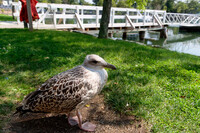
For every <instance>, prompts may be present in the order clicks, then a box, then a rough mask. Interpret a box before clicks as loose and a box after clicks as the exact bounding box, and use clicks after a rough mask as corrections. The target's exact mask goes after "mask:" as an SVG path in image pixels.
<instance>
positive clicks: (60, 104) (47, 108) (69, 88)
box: [23, 66, 92, 112]
mask: <svg viewBox="0 0 200 133" xmlns="http://www.w3.org/2000/svg"><path fill="white" fill-rule="evenodd" d="M84 69H85V68H84V67H82V66H78V67H75V68H74V69H71V70H68V71H65V72H63V73H60V74H58V75H56V76H54V77H52V78H50V79H49V80H47V81H46V82H45V83H44V84H42V85H41V87H40V88H39V89H37V90H36V91H34V92H32V93H30V94H29V95H27V96H26V97H25V99H24V100H23V110H31V111H33V112H70V111H71V110H73V109H75V108H76V106H77V105H78V104H79V103H80V102H81V101H82V100H81V95H82V94H86V93H87V92H86V91H87V90H89V89H91V88H92V86H91V85H90V84H89V83H88V82H87V81H85V80H84V74H85V72H84Z"/></svg>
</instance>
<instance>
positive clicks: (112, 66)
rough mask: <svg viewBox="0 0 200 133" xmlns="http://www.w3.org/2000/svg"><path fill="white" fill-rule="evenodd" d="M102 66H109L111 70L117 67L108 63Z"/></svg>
mask: <svg viewBox="0 0 200 133" xmlns="http://www.w3.org/2000/svg"><path fill="white" fill-rule="evenodd" d="M104 67H107V68H111V69H113V70H116V69H117V68H116V67H115V66H114V65H112V64H109V63H107V64H106V65H105V66H104Z"/></svg>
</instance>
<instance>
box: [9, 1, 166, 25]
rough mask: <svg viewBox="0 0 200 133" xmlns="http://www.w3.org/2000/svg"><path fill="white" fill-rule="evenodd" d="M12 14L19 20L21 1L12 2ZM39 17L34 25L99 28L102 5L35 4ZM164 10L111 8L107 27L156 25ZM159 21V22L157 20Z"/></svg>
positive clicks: (161, 22)
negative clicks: (13, 9)
mask: <svg viewBox="0 0 200 133" xmlns="http://www.w3.org/2000/svg"><path fill="white" fill-rule="evenodd" d="M13 6H15V13H14V16H16V17H17V21H18V23H21V22H20V19H19V15H20V9H21V3H20V2H18V3H16V2H13ZM36 8H37V12H38V14H39V17H40V19H39V20H38V21H37V22H34V24H35V25H41V24H43V25H44V24H45V25H53V26H54V28H82V29H85V28H99V27H100V21H101V16H102V7H100V6H83V5H68V4H47V3H38V4H37V5H36ZM165 16H166V11H162V10H144V11H141V10H137V9H133V8H115V7H112V8H111V14H110V23H109V27H132V28H135V27H141V26H154V25H155V26H158V25H160V26H161V25H163V24H164V23H165ZM158 21H159V22H158Z"/></svg>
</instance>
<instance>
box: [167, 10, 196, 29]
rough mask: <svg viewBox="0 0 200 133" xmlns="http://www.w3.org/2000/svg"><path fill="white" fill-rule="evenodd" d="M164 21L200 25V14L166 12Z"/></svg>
mask: <svg viewBox="0 0 200 133" xmlns="http://www.w3.org/2000/svg"><path fill="white" fill-rule="evenodd" d="M165 23H167V24H175V25H188V26H200V15H197V14H183V13H167V14H166V21H165Z"/></svg>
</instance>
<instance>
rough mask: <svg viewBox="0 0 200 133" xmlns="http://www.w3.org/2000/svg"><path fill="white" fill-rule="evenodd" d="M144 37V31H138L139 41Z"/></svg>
mask: <svg viewBox="0 0 200 133" xmlns="http://www.w3.org/2000/svg"><path fill="white" fill-rule="evenodd" d="M144 37H145V31H139V38H140V41H143V40H144Z"/></svg>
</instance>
